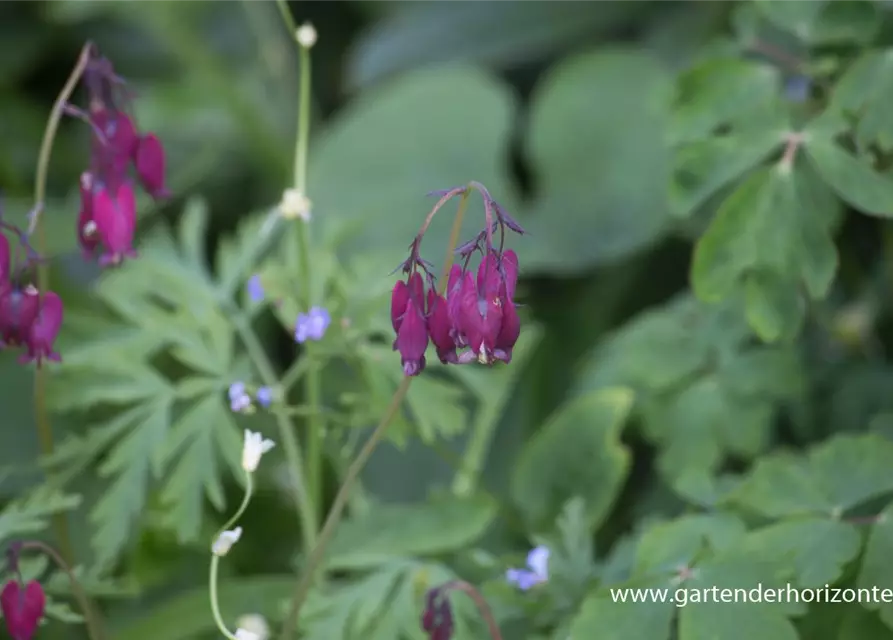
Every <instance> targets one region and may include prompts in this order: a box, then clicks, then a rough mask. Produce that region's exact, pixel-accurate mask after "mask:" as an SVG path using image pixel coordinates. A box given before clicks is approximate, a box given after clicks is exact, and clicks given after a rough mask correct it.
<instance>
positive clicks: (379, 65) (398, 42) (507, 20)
mask: <svg viewBox="0 0 893 640" xmlns="http://www.w3.org/2000/svg"><path fill="white" fill-rule="evenodd" d="M383 4H384V5H385V6H393V7H395V8H396V7H401V8H402V7H406V10H404V11H394V12H393V13H392V14H391V15H390V16H388V17H386V18H385V19H383V20H377V21H374V22H372V23H370V25H369V27H368V28H367V29H366V30H364V32H363V33H361V34H360V35H359V36H358V38H357V40H356V44H355V45H354V46H353V47H352V50H351V52H350V56H349V58H348V62H347V75H348V82H349V83H350V84H351V85H352V88H365V87H367V86H373V85H374V83H378V82H381V81H382V80H384V79H386V78H387V77H388V76H391V75H392V74H395V73H399V72H402V71H405V70H408V69H413V68H418V67H428V66H430V65H433V64H438V63H444V62H448V61H449V62H452V61H455V60H457V59H458V60H461V61H463V62H469V63H470V62H476V63H479V64H480V63H483V64H487V65H493V64H496V65H500V66H502V65H509V66H515V65H517V64H519V63H524V62H528V61H533V60H538V59H541V58H542V56H544V55H550V54H552V53H555V52H559V51H564V50H565V48H566V47H567V46H568V44H569V43H573V42H585V41H587V40H591V39H592V38H595V37H598V34H600V33H605V32H608V31H611V30H614V29H617V28H618V26H619V25H622V24H626V23H629V22H630V21H633V20H635V16H636V15H637V13H636V11H635V10H634V9H633V7H630V6H627V5H623V4H602V5H598V6H595V5H570V4H552V3H549V4H543V3H539V2H528V3H524V4H518V5H515V6H510V5H506V4H503V3H500V2H494V3H490V4H454V3H452V4H443V5H441V4H437V3H422V4H417V5H413V4H410V5H400V4H396V5H388V3H383ZM364 6H365V5H364Z"/></svg>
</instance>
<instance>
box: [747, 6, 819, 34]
mask: <svg viewBox="0 0 893 640" xmlns="http://www.w3.org/2000/svg"><path fill="white" fill-rule="evenodd" d="M754 4H755V5H756V6H757V8H758V9H759V10H760V12H761V13H762V14H763V15H764V16H765V17H766V18H768V19H769V20H770V21H772V22H773V23H775V24H776V25H777V26H779V27H781V28H782V29H785V30H787V31H790V32H791V33H793V34H796V35H797V36H799V37H800V38H802V39H804V40H807V41H808V40H809V38H810V34H811V32H812V28H813V25H814V24H815V22H816V21H817V20H818V17H819V15H820V14H821V13H822V11H823V10H824V8H825V7H826V6H827V5H828V0H814V1H813V2H775V1H774V0H754Z"/></svg>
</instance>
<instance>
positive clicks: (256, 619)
mask: <svg viewBox="0 0 893 640" xmlns="http://www.w3.org/2000/svg"><path fill="white" fill-rule="evenodd" d="M236 626H237V627H239V629H241V630H242V631H244V632H246V633H253V634H254V637H256V638H257V639H258V640H267V638H269V637H270V625H268V624H267V621H266V619H265V618H264V617H263V616H262V615H260V614H258V613H247V614H245V615H244V616H242V617H241V618H239V619H238V620H237V621H236ZM236 637H238V635H237V636H236Z"/></svg>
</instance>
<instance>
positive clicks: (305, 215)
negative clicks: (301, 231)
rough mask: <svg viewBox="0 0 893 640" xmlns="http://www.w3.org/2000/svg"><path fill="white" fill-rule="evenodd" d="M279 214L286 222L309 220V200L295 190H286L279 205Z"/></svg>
mask: <svg viewBox="0 0 893 640" xmlns="http://www.w3.org/2000/svg"><path fill="white" fill-rule="evenodd" d="M279 212H280V213H281V214H282V217H283V218H285V219H287V220H294V219H295V218H300V219H301V220H303V221H305V222H309V220H310V200H309V198H307V196H305V195H304V194H303V193H301V192H300V191H298V190H297V189H286V190H285V191H284V192H283V193H282V201H281V202H280V203H279Z"/></svg>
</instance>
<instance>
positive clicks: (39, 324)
mask: <svg viewBox="0 0 893 640" xmlns="http://www.w3.org/2000/svg"><path fill="white" fill-rule="evenodd" d="M40 298H41V300H40V305H39V311H38V313H37V317H36V318H35V320H34V322H33V323H32V324H31V329H30V331H29V334H28V339H27V340H26V341H25V344H26V345H27V347H28V352H27V353H24V354H22V355H21V356H19V363H20V364H28V363H29V362H37V366H38V367H39V366H40V365H41V363H42V362H43V361H44V360H52V361H54V362H60V361H61V360H62V358H61V357H60V356H59V354H58V353H57V352H56V351H54V350H53V344H54V343H55V342H56V336H57V335H58V334H59V328H60V327H61V326H62V315H63V311H64V310H63V305H62V299H61V298H60V297H59V296H58V295H56V294H55V293H53V292H52V291H47V292H45V293H44V294H43V296H40Z"/></svg>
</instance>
